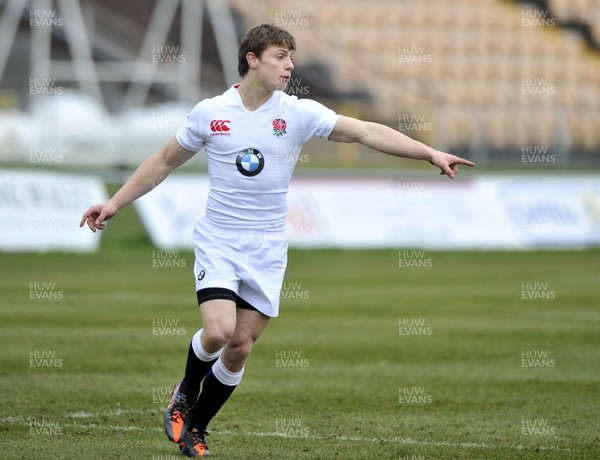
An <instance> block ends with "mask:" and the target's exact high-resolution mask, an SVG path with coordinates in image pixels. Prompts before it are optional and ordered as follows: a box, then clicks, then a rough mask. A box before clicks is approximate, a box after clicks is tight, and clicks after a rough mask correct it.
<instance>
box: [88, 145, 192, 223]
mask: <svg viewBox="0 0 600 460" xmlns="http://www.w3.org/2000/svg"><path fill="white" fill-rule="evenodd" d="M195 153H196V152H191V151H189V150H187V149H184V148H183V147H182V146H181V145H180V144H179V142H177V139H175V137H173V138H172V139H171V140H170V141H169V142H168V143H167V144H166V145H165V146H164V147H162V148H161V149H160V150H158V151H156V152H155V153H153V154H152V155H150V156H149V157H148V158H147V159H146V160H144V162H143V163H142V164H141V165H140V166H139V167H138V168H137V169H136V170H135V172H134V173H133V175H132V176H131V177H130V178H129V180H128V181H127V182H126V183H125V184H124V185H123V187H121V188H120V189H119V191H118V192H117V193H115V195H114V196H113V197H112V198H111V199H110V200H108V201H107V202H106V203H101V204H95V205H94V206H92V207H90V209H88V210H87V211H86V212H85V213H84V214H83V217H82V218H81V222H80V223H79V226H80V227H83V225H84V224H85V223H86V222H87V225H88V227H89V228H90V230H91V231H92V232H96V230H104V228H105V227H106V225H105V222H106V221H107V220H109V219H111V218H112V217H114V216H115V214H117V212H119V210H120V209H121V208H123V207H124V206H127V205H128V204H129V203H131V202H132V201H135V200H136V199H138V198H139V197H141V196H142V195H144V194H146V193H148V192H149V191H150V190H152V189H153V188H154V187H156V186H157V185H158V184H160V183H161V182H162V181H163V180H165V178H166V177H167V176H168V175H169V174H170V173H171V171H173V170H174V169H175V168H177V167H178V166H180V165H182V164H183V163H185V162H186V161H187V160H189V159H190V158H192V157H193V156H194V154H195Z"/></svg>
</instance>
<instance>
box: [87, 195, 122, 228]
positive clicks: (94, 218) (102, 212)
mask: <svg viewBox="0 0 600 460" xmlns="http://www.w3.org/2000/svg"><path fill="white" fill-rule="evenodd" d="M117 211H118V209H117V208H116V207H115V206H114V205H113V204H112V203H110V202H109V201H107V202H106V203H102V204H95V205H94V206H92V207H91V208H90V209H88V210H87V211H86V212H85V213H84V214H83V217H82V218H81V222H80V223H79V226H80V227H83V224H85V223H86V222H87V225H88V227H89V228H90V230H91V231H92V232H94V233H96V230H104V229H105V228H106V224H105V222H106V221H107V220H109V219H111V218H112V217H114V215H115V214H116V213H117Z"/></svg>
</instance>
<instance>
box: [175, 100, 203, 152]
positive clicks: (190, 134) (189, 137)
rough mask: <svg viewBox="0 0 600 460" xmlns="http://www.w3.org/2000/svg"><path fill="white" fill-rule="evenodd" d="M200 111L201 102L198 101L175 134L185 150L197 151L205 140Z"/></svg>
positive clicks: (201, 108) (201, 110)
mask: <svg viewBox="0 0 600 460" xmlns="http://www.w3.org/2000/svg"><path fill="white" fill-rule="evenodd" d="M202 113H203V104H202V103H199V104H197V105H196V107H194V109H193V110H192V111H191V112H190V113H189V114H188V116H187V117H186V118H185V122H184V123H183V126H182V127H181V128H180V129H179V131H178V132H177V134H176V136H175V137H176V139H177V142H179V144H180V145H181V146H182V147H183V148H184V149H187V150H191V151H192V152H197V151H199V150H200V149H202V147H204V144H206V142H207V140H208V139H207V133H204V132H203V130H202V128H201V127H202V123H201V121H202Z"/></svg>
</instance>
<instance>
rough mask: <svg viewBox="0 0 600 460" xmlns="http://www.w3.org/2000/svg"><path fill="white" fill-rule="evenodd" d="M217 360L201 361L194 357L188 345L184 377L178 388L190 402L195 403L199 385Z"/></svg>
mask: <svg viewBox="0 0 600 460" xmlns="http://www.w3.org/2000/svg"><path fill="white" fill-rule="evenodd" d="M192 340H193V339H192ZM217 359H218V358H215V359H211V360H210V361H202V360H201V359H200V358H198V357H197V356H196V353H195V352H194V347H193V346H192V344H191V343H190V349H189V350H188V356H187V362H186V364H185V377H183V381H182V382H181V386H180V390H181V392H183V393H184V394H185V395H186V396H187V397H188V398H190V400H192V401H195V400H196V398H197V397H198V393H199V392H200V383H201V382H202V379H203V378H204V377H205V376H206V374H207V373H208V371H209V370H210V368H211V367H212V365H213V364H214V363H215V361H216V360H217Z"/></svg>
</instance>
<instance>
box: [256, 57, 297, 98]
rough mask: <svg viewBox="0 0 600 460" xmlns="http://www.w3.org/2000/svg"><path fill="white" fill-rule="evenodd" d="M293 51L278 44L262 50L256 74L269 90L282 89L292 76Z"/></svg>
mask: <svg viewBox="0 0 600 460" xmlns="http://www.w3.org/2000/svg"><path fill="white" fill-rule="evenodd" d="M293 58H294V52H293V51H290V50H288V49H285V48H282V47H280V46H270V47H268V48H267V49H266V50H264V51H263V53H262V55H261V56H260V58H259V59H257V62H258V67H257V70H258V76H259V78H260V80H261V81H262V82H263V85H265V86H266V87H267V88H268V89H269V90H271V91H282V90H284V89H285V87H286V86H287V85H288V83H289V82H290V79H291V78H292V70H294V62H293Z"/></svg>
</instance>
